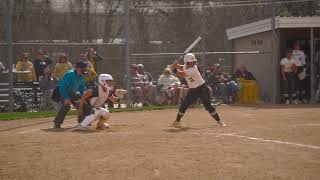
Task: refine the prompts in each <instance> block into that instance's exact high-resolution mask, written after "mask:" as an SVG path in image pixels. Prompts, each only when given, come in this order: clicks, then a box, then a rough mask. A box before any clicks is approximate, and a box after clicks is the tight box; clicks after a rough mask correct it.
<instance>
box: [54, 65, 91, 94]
mask: <svg viewBox="0 0 320 180" xmlns="http://www.w3.org/2000/svg"><path fill="white" fill-rule="evenodd" d="M84 87H85V82H84V76H83V75H80V76H79V75H78V74H77V71H76V70H75V69H72V70H69V71H67V72H66V73H65V74H64V75H63V77H62V79H61V80H60V82H59V92H60V95H61V96H62V97H63V99H68V98H69V96H71V95H72V94H74V93H76V92H77V91H79V92H80V95H81V96H82V95H83V92H84Z"/></svg>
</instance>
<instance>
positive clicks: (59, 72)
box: [53, 53, 72, 81]
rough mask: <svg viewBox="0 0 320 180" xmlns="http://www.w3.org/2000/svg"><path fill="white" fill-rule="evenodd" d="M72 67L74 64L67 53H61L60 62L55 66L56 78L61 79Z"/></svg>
mask: <svg viewBox="0 0 320 180" xmlns="http://www.w3.org/2000/svg"><path fill="white" fill-rule="evenodd" d="M71 69H72V64H71V63H70V62H69V60H68V57H67V55H66V54H65V53H61V54H60V55H59V59H58V63H57V64H56V65H55V68H54V72H53V74H54V78H55V79H56V80H58V81H59V80H61V78H62V77H63V75H64V73H65V72H67V71H69V70H71Z"/></svg>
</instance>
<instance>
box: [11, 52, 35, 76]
mask: <svg viewBox="0 0 320 180" xmlns="http://www.w3.org/2000/svg"><path fill="white" fill-rule="evenodd" d="M16 73H17V78H18V81H36V74H35V70H34V67H33V64H32V63H31V62H30V61H29V54H28V53H23V54H22V56H21V58H20V61H19V62H18V63H17V64H16Z"/></svg>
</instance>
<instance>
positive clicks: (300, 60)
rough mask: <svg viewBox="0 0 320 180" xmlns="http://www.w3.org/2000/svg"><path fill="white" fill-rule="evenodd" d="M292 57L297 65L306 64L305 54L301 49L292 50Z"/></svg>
mask: <svg viewBox="0 0 320 180" xmlns="http://www.w3.org/2000/svg"><path fill="white" fill-rule="evenodd" d="M292 58H293V59H295V60H296V61H297V66H304V65H305V64H306V56H305V55H304V52H303V51H301V50H292Z"/></svg>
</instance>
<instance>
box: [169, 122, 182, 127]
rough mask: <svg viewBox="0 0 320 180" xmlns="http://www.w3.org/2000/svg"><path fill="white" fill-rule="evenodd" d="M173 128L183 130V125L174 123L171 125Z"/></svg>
mask: <svg viewBox="0 0 320 180" xmlns="http://www.w3.org/2000/svg"><path fill="white" fill-rule="evenodd" d="M171 127H174V128H181V124H180V122H179V121H174V122H173V123H172V124H171Z"/></svg>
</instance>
